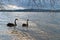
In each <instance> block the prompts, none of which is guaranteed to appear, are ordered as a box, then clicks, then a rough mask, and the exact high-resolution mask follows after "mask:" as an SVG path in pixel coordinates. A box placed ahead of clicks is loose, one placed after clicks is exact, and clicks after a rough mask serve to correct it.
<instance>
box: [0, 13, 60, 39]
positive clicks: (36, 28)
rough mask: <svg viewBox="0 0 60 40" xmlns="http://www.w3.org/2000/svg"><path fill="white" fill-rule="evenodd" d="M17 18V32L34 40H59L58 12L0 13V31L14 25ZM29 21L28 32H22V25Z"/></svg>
mask: <svg viewBox="0 0 60 40" xmlns="http://www.w3.org/2000/svg"><path fill="white" fill-rule="evenodd" d="M15 18H18V21H17V30H19V31H22V32H24V33H29V34H30V35H31V36H32V38H35V39H36V40H60V13H59V12H0V30H6V29H7V26H6V24H7V23H9V22H12V23H14V19H15ZM26 19H29V28H28V31H24V29H25V28H22V26H21V25H22V23H25V22H26Z"/></svg>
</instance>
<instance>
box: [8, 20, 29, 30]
mask: <svg viewBox="0 0 60 40" xmlns="http://www.w3.org/2000/svg"><path fill="white" fill-rule="evenodd" d="M17 20H18V19H15V21H14V24H13V23H8V24H7V26H8V27H14V29H15V28H16V26H17V24H16V21H17ZM28 21H29V19H27V22H26V23H23V24H22V27H27V28H28Z"/></svg>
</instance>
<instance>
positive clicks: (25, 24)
mask: <svg viewBox="0 0 60 40" xmlns="http://www.w3.org/2000/svg"><path fill="white" fill-rule="evenodd" d="M28 21H29V19H27V23H23V24H22V27H28Z"/></svg>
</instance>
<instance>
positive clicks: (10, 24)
mask: <svg viewBox="0 0 60 40" xmlns="http://www.w3.org/2000/svg"><path fill="white" fill-rule="evenodd" d="M16 20H18V19H15V21H14V24H13V23H8V24H7V26H8V27H14V28H15V26H17V24H16Z"/></svg>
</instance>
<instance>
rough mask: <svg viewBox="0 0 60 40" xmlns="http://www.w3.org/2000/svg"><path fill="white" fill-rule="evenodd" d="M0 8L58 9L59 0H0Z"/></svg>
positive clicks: (59, 6) (59, 7)
mask: <svg viewBox="0 0 60 40" xmlns="http://www.w3.org/2000/svg"><path fill="white" fill-rule="evenodd" d="M1 9H12V10H13V9H55V10H56V9H57V10H59V9H60V0H0V10H1Z"/></svg>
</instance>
